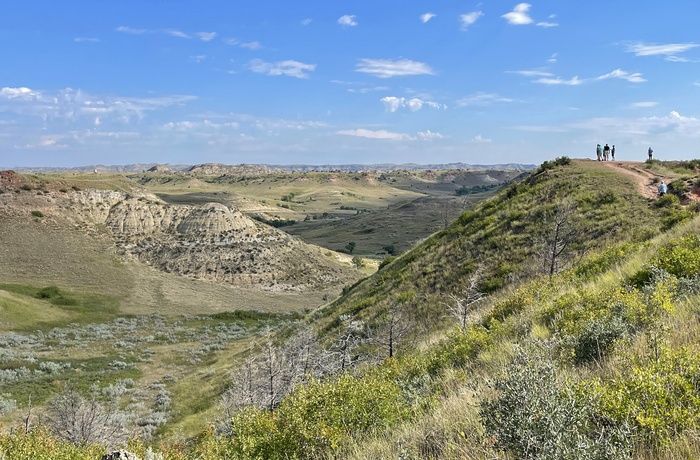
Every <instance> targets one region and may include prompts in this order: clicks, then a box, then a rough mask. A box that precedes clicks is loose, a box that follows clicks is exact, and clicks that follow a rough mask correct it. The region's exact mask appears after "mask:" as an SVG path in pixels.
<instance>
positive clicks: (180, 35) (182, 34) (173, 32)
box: [164, 29, 192, 39]
mask: <svg viewBox="0 0 700 460" xmlns="http://www.w3.org/2000/svg"><path fill="white" fill-rule="evenodd" d="M164 32H165V33H166V34H168V35H170V36H171V37H178V38H187V39H190V38H192V37H191V36H190V35H188V34H186V33H185V32H183V31H181V30H175V29H168V30H165V31H164Z"/></svg>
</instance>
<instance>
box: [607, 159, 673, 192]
mask: <svg viewBox="0 0 700 460" xmlns="http://www.w3.org/2000/svg"><path fill="white" fill-rule="evenodd" d="M601 164H602V165H603V166H605V167H608V168H611V169H614V170H615V171H618V172H621V173H623V174H626V175H628V176H629V177H631V178H632V179H633V180H634V183H635V184H636V186H637V190H639V193H640V194H641V195H642V196H644V197H646V198H651V199H656V198H658V197H659V191H658V185H657V184H658V183H660V182H661V181H662V180H663V181H666V183H669V182H670V181H671V180H672V179H670V178H668V177H664V176H662V175H660V174H657V173H655V172H653V171H649V170H648V169H645V168H644V166H642V165H643V164H644V163H641V162H639V161H604V162H601ZM654 178H657V179H658V181H656V183H654Z"/></svg>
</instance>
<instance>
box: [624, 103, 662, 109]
mask: <svg viewBox="0 0 700 460" xmlns="http://www.w3.org/2000/svg"><path fill="white" fill-rule="evenodd" d="M657 105H659V103H658V102H651V101H643V102H635V103H633V104H630V107H633V108H640V107H656V106H657Z"/></svg>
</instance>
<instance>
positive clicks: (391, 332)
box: [373, 303, 411, 358]
mask: <svg viewBox="0 0 700 460" xmlns="http://www.w3.org/2000/svg"><path fill="white" fill-rule="evenodd" d="M383 320H384V321H383V322H382V323H381V324H380V325H379V326H377V327H376V328H375V330H374V331H373V336H374V337H373V342H374V343H376V344H377V345H379V346H380V347H382V348H383V349H384V350H385V351H386V357H388V358H392V357H394V355H395V354H396V348H397V346H398V345H399V342H402V341H403V340H404V339H405V338H406V337H407V336H408V334H409V332H410V330H411V321H410V319H409V315H408V312H407V311H406V306H405V305H404V304H398V303H396V304H392V305H391V306H390V307H389V308H388V309H387V311H386V314H385V316H384V318H383Z"/></svg>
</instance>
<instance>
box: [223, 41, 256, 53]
mask: <svg viewBox="0 0 700 460" xmlns="http://www.w3.org/2000/svg"><path fill="white" fill-rule="evenodd" d="M224 43H226V44H227V45H231V46H238V47H239V48H245V49H249V50H252V51H256V50H259V49H261V48H262V47H263V46H262V43H260V42H257V41H252V42H243V41H240V40H239V39H237V38H227V39H225V40H224Z"/></svg>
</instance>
